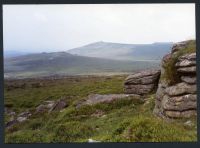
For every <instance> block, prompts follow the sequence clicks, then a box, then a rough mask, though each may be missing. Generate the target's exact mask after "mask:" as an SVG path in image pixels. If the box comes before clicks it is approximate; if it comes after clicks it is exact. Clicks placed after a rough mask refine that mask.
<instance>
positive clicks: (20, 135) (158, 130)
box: [4, 75, 197, 143]
mask: <svg viewBox="0 0 200 148" xmlns="http://www.w3.org/2000/svg"><path fill="white" fill-rule="evenodd" d="M125 77H126V75H121V76H120V75H119V76H87V77H81V76H80V77H66V78H59V79H53V78H52V79H51V78H49V79H25V80H5V87H4V95H5V107H6V108H7V109H9V110H12V111H13V112H15V113H16V114H20V113H21V112H24V111H27V110H28V111H30V112H34V110H35V108H36V107H37V106H38V105H40V104H41V103H42V102H44V101H47V100H58V99H60V98H61V97H62V98H65V100H66V101H67V104H68V107H66V108H65V109H63V110H61V111H54V112H51V113H41V114H33V115H32V116H31V117H30V118H29V119H28V120H26V121H24V122H22V123H19V124H16V125H14V126H13V127H11V128H9V129H6V130H5V142H6V143H66V142H88V139H93V140H97V141H101V142H174V141H177V142H179V141H197V123H196V118H195V117H194V118H192V119H180V120H169V119H167V120H166V119H161V118H158V117H155V116H154V115H153V114H152V112H153V108H154V101H155V100H154V98H155V93H152V94H150V95H147V96H145V100H146V101H145V102H143V101H138V100H135V99H129V100H118V101H113V102H112V103H99V104H96V105H92V106H89V105H86V106H81V107H79V108H77V107H76V106H77V104H78V103H79V102H81V101H83V100H84V99H86V97H87V96H88V95H90V94H122V93H124V92H123V82H124V79H125ZM10 119H11V117H10V116H9V115H8V114H5V123H6V122H8V121H9V120H10ZM186 123H190V124H186Z"/></svg>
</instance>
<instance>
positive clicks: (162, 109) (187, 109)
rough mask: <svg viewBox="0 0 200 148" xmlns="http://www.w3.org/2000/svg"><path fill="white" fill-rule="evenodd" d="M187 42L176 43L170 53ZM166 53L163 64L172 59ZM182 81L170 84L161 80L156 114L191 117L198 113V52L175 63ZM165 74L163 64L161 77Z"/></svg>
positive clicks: (169, 116) (175, 51)
mask: <svg viewBox="0 0 200 148" xmlns="http://www.w3.org/2000/svg"><path fill="white" fill-rule="evenodd" d="M186 44H187V42H181V43H178V44H175V45H174V46H173V47H172V51H171V53H170V55H173V54H176V53H177V51H179V50H181V48H183V47H185V46H186ZM167 57H168V55H166V56H165V57H164V58H163V61H162V64H163V63H165V62H168V61H167V60H170V59H169V58H167ZM174 66H175V67H176V69H177V72H178V74H179V75H180V80H181V82H177V83H176V84H173V85H172V86H169V84H167V83H166V82H165V81H164V80H162V79H161V80H160V82H159V85H158V89H157V92H156V100H155V108H154V114H156V115H158V116H161V117H168V118H189V117H191V116H194V115H196V114H197V94H196V91H197V86H196V53H191V54H185V55H183V56H180V57H179V58H178V60H177V61H176V63H175V65H174ZM164 74H165V68H164V66H163V65H162V69H161V77H162V75H164Z"/></svg>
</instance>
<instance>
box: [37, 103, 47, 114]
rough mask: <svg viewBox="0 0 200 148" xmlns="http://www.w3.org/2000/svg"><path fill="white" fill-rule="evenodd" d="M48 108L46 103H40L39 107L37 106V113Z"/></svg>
mask: <svg viewBox="0 0 200 148" xmlns="http://www.w3.org/2000/svg"><path fill="white" fill-rule="evenodd" d="M46 110H47V107H46V106H45V105H44V104H41V105H39V106H38V107H36V111H35V113H36V114H38V113H44V112H45V111H46Z"/></svg>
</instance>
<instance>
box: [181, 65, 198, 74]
mask: <svg viewBox="0 0 200 148" xmlns="http://www.w3.org/2000/svg"><path fill="white" fill-rule="evenodd" d="M177 71H178V72H179V73H185V74H190V73H192V74H196V66H191V67H180V68H178V69H177Z"/></svg>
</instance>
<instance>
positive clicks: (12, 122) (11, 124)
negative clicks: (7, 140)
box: [6, 119, 19, 128]
mask: <svg viewBox="0 0 200 148" xmlns="http://www.w3.org/2000/svg"><path fill="white" fill-rule="evenodd" d="M17 123H19V121H18V120H16V119H14V120H11V121H9V122H7V123H6V128H10V127H12V126H13V125H15V124H17Z"/></svg>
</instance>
